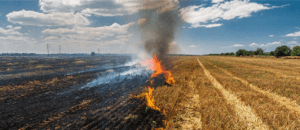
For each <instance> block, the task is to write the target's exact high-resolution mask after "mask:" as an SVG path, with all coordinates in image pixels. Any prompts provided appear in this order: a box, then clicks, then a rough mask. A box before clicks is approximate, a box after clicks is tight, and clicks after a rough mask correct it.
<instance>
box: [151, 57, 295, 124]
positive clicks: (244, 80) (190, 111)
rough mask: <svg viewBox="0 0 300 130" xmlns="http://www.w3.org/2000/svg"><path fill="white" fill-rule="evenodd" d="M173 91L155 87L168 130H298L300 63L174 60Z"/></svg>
mask: <svg viewBox="0 0 300 130" xmlns="http://www.w3.org/2000/svg"><path fill="white" fill-rule="evenodd" d="M173 59H174V60H173V61H174V68H173V69H172V70H171V72H172V73H173V76H174V78H175V82H176V83H175V86H173V87H166V86H164V87H157V88H156V90H155V92H154V97H155V100H156V102H155V103H156V104H157V105H158V106H159V107H163V108H164V109H165V110H166V113H167V114H166V115H167V117H166V121H167V123H166V126H167V127H166V128H167V129H174V128H175V129H203V130H212V129H258V130H264V129H266V130H269V129H270V130H272V129H274V130H278V129H279V130H297V129H300V60H296V59H280V58H272V59H270V58H244V57H221V56H180V57H173Z"/></svg>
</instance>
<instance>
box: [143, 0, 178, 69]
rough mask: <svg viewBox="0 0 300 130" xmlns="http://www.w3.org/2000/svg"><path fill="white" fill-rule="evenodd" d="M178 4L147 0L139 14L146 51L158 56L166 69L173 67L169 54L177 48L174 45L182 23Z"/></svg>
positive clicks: (167, 1) (162, 0)
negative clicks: (175, 36) (176, 33)
mask: <svg viewBox="0 0 300 130" xmlns="http://www.w3.org/2000/svg"><path fill="white" fill-rule="evenodd" d="M177 4H178V2H177V1H171V0H160V1H152V0H146V1H142V5H143V7H142V9H143V10H141V11H140V13H139V15H140V17H141V19H139V20H138V24H139V27H140V29H141V32H142V40H143V44H144V49H145V51H146V52H147V53H148V54H149V55H154V54H156V56H157V57H158V59H159V60H160V61H161V63H162V65H163V66H165V67H166V69H170V68H171V67H172V65H171V64H170V63H171V62H170V61H169V59H168V57H167V54H169V53H170V52H174V51H176V50H174V49H175V48H177V47H173V46H174V44H172V43H173V40H174V35H175V32H176V31H177V30H178V27H179V24H180V21H181V18H180V12H179V10H178V6H177Z"/></svg>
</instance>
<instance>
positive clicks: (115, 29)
mask: <svg viewBox="0 0 300 130" xmlns="http://www.w3.org/2000/svg"><path fill="white" fill-rule="evenodd" d="M133 24H134V23H133V22H131V23H128V24H125V25H119V24H117V23H114V24H112V25H110V26H101V27H81V26H75V27H73V28H72V29H69V28H58V29H45V30H44V31H42V33H47V34H53V35H62V34H75V35H87V36H97V37H108V36H114V35H115V34H125V33H127V32H128V28H129V27H130V26H132V25H133Z"/></svg>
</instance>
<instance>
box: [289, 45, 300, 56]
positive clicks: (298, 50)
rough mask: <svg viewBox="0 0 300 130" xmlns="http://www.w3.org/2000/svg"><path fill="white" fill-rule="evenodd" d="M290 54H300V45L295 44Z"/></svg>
mask: <svg viewBox="0 0 300 130" xmlns="http://www.w3.org/2000/svg"><path fill="white" fill-rule="evenodd" d="M291 56H300V46H295V47H294V48H293V51H292V53H291Z"/></svg>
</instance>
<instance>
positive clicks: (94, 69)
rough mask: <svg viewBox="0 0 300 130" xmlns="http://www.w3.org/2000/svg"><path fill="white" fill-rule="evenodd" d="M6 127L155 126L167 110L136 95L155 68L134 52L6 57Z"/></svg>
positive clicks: (0, 68)
mask: <svg viewBox="0 0 300 130" xmlns="http://www.w3.org/2000/svg"><path fill="white" fill-rule="evenodd" d="M0 59H1V61H0V62H1V64H0V106H1V107H0V111H1V113H0V129H49V128H50V129H107V128H108V129H151V128H159V127H162V126H163V125H162V120H163V118H164V116H163V114H162V113H160V112H158V111H154V110H151V109H146V104H145V102H144V101H143V100H140V99H135V98H130V97H129V95H132V94H133V95H134V94H137V93H140V92H142V91H143V88H144V87H145V86H146V84H147V81H148V79H149V77H150V75H151V73H152V72H151V71H148V70H146V68H145V67H142V66H139V63H138V62H133V61H134V59H132V58H131V57H128V56H124V57H121V56H96V57H91V56H84V57H0Z"/></svg>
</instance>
